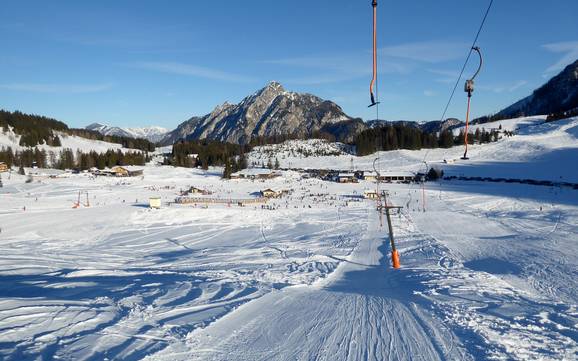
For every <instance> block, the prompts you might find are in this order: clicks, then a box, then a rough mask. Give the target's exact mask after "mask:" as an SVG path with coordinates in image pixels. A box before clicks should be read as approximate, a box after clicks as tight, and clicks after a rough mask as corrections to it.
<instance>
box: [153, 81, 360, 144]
mask: <svg viewBox="0 0 578 361" xmlns="http://www.w3.org/2000/svg"><path fill="white" fill-rule="evenodd" d="M351 119H352V118H351V117H349V116H347V115H346V114H345V113H344V112H343V110H342V109H341V108H340V107H339V106H338V105H337V104H335V103H333V102H330V101H324V100H323V99H321V98H318V97H315V96H312V95H310V94H301V93H293V92H288V91H286V90H285V88H284V87H283V86H282V85H281V84H280V83H278V82H275V81H272V82H270V83H268V84H267V85H266V86H265V87H264V88H262V89H260V90H258V91H257V92H255V93H254V94H253V95H250V96H248V97H246V98H244V99H243V100H242V101H241V102H240V103H239V104H233V105H231V104H228V103H225V104H223V105H220V106H218V107H216V108H215V109H214V110H213V111H212V112H211V113H210V114H207V115H205V116H202V117H193V118H191V119H189V120H188V121H186V122H184V123H182V124H181V125H179V127H178V128H177V129H175V130H174V131H173V132H171V133H169V134H167V136H166V137H165V139H163V144H171V143H174V142H175V141H177V140H179V139H204V138H207V139H216V140H222V141H228V142H234V143H245V142H249V141H250V140H251V139H252V138H253V137H270V136H277V135H300V136H309V135H311V134H313V133H314V132H316V131H319V130H321V129H322V128H323V127H324V126H326V125H331V124H336V123H339V122H343V121H349V120H351Z"/></svg>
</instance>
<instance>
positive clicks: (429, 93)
mask: <svg viewBox="0 0 578 361" xmlns="http://www.w3.org/2000/svg"><path fill="white" fill-rule="evenodd" d="M423 95H425V96H426V97H435V96H436V95H437V93H436V92H434V91H433V90H424V91H423Z"/></svg>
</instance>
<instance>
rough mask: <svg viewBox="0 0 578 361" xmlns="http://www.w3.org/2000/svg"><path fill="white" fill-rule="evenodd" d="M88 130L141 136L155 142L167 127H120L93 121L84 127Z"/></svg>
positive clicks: (164, 133) (162, 136) (108, 133)
mask: <svg viewBox="0 0 578 361" xmlns="http://www.w3.org/2000/svg"><path fill="white" fill-rule="evenodd" d="M86 129H88V130H94V131H97V132H99V133H100V134H102V135H115V136H119V137H128V138H135V139H136V138H142V139H146V140H149V141H151V142H153V143H157V142H159V141H160V140H162V139H163V138H164V137H165V136H166V134H167V133H168V132H169V130H168V129H165V128H161V127H154V126H153V127H145V128H120V127H113V126H109V125H104V124H99V123H93V124H90V125H89V126H87V127H86Z"/></svg>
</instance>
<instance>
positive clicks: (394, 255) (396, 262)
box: [391, 250, 401, 269]
mask: <svg viewBox="0 0 578 361" xmlns="http://www.w3.org/2000/svg"><path fill="white" fill-rule="evenodd" d="M391 263H392V264H393V268H395V269H398V268H399V267H401V266H400V264H399V253H397V250H395V251H391Z"/></svg>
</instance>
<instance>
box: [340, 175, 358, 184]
mask: <svg viewBox="0 0 578 361" xmlns="http://www.w3.org/2000/svg"><path fill="white" fill-rule="evenodd" d="M337 182H339V183H357V178H356V177H355V174H353V173H339V175H338V176H337Z"/></svg>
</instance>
